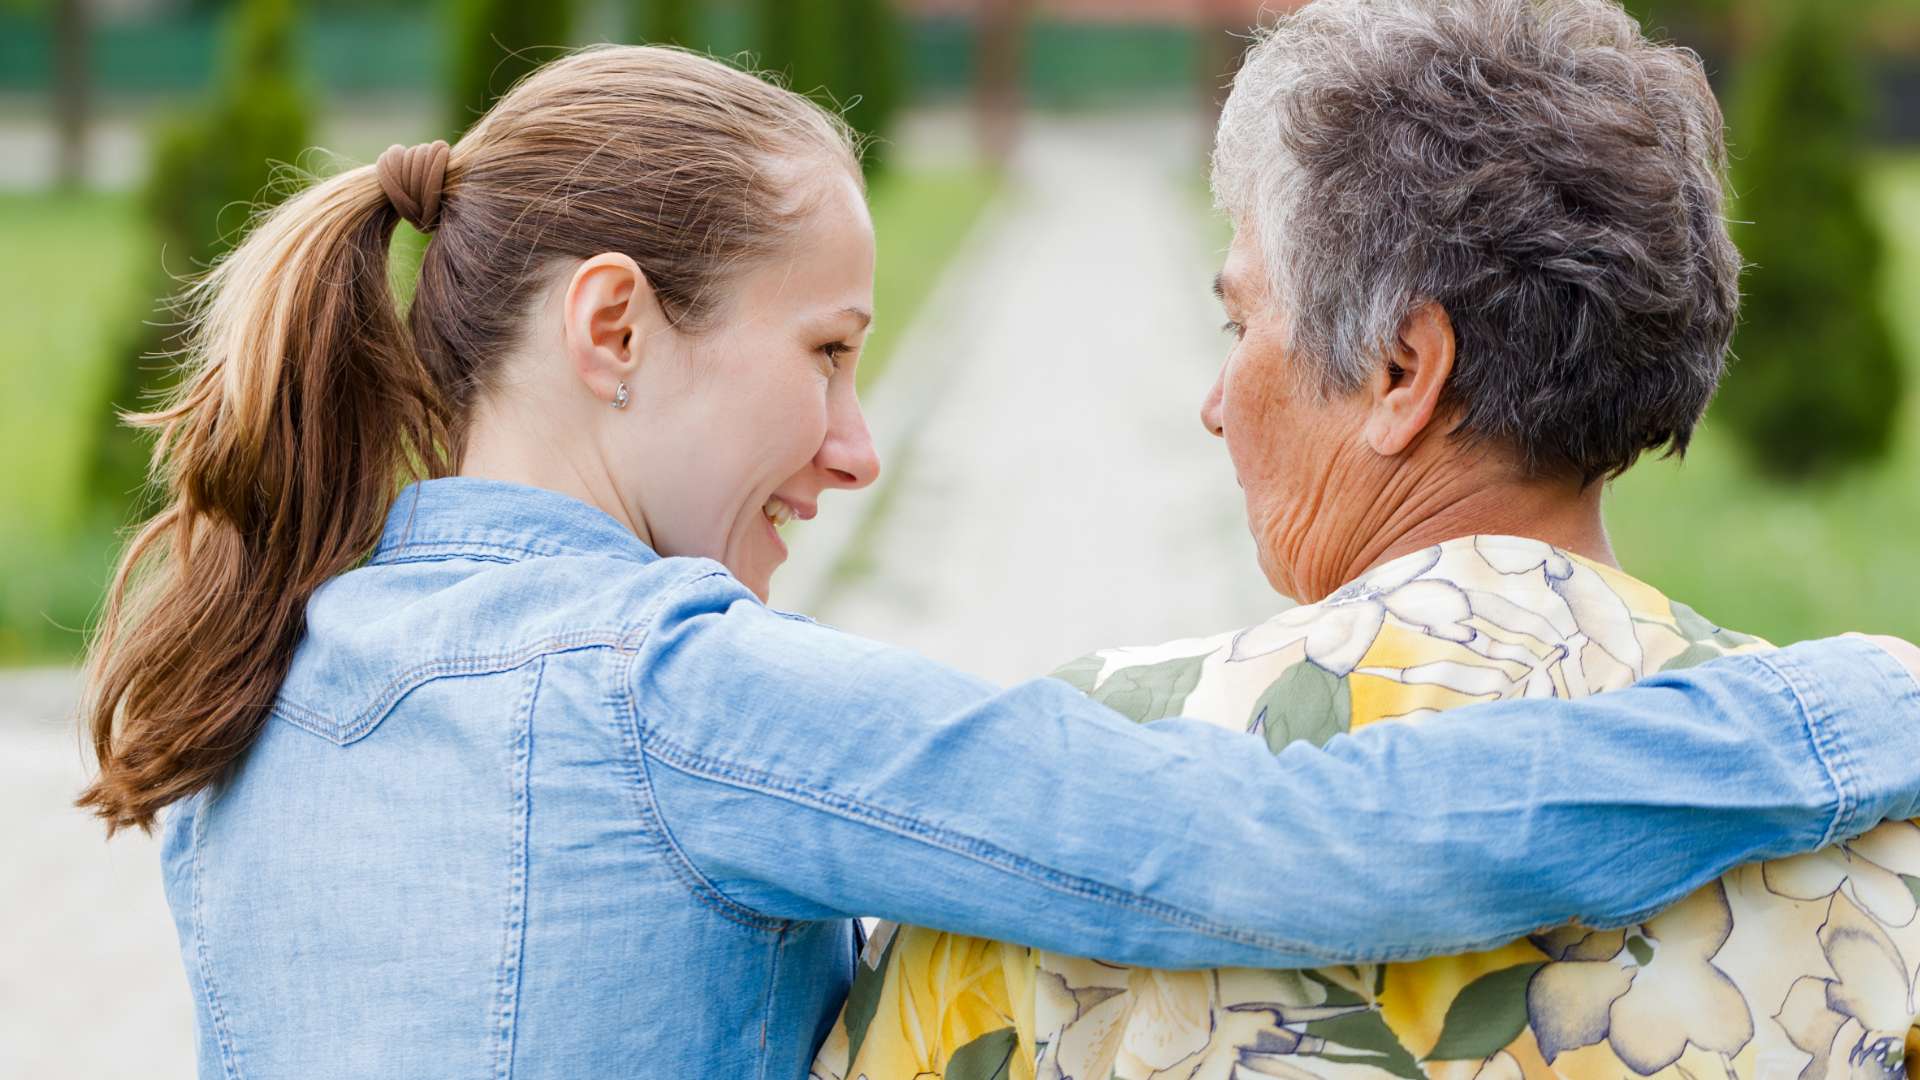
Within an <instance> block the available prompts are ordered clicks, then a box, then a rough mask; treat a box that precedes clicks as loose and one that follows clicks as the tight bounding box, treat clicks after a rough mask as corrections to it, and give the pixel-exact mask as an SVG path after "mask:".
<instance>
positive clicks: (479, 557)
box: [367, 545, 526, 566]
mask: <svg viewBox="0 0 1920 1080" xmlns="http://www.w3.org/2000/svg"><path fill="white" fill-rule="evenodd" d="M454 555H457V556H460V557H462V558H466V559H471V560H473V561H474V562H490V563H499V564H500V565H502V566H515V565H518V564H520V563H523V562H525V561H526V558H525V557H521V558H515V557H514V556H512V555H502V554H494V553H493V552H491V551H488V550H486V549H483V548H477V549H475V550H472V551H455V550H451V545H450V546H449V550H445V551H425V550H421V549H419V548H414V547H407V548H400V549H397V550H396V551H394V552H393V553H392V554H389V555H383V556H380V557H379V558H376V559H369V560H367V565H368V566H404V565H406V564H408V563H424V562H447V561H449V559H448V557H449V556H454Z"/></svg>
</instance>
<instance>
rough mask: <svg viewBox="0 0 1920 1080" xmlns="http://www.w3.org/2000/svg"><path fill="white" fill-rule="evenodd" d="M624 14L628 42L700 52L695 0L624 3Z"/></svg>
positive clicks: (697, 12)
mask: <svg viewBox="0 0 1920 1080" xmlns="http://www.w3.org/2000/svg"><path fill="white" fill-rule="evenodd" d="M627 13H628V19H629V26H628V33H627V37H628V39H629V40H632V41H645V42H650V43H653V44H658V45H682V46H685V47H686V48H689V49H704V45H703V44H702V42H701V40H700V25H699V23H700V5H699V3H698V2H697V0H628V3H627Z"/></svg>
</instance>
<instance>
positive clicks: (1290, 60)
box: [815, 0, 1920, 1080]
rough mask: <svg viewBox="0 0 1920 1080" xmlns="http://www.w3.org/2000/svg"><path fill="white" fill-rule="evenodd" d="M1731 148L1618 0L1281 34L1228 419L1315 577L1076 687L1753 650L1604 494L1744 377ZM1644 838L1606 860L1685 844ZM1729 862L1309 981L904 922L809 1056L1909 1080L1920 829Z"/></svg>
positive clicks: (1358, 705)
mask: <svg viewBox="0 0 1920 1080" xmlns="http://www.w3.org/2000/svg"><path fill="white" fill-rule="evenodd" d="M1723 158H1724V148H1723V143H1722V135H1721V117H1720V111H1719V108H1718V106H1717V105H1716V103H1715V101H1714V99H1713V96H1712V93H1711V92H1710V90H1709V89H1708V86H1707V82H1706V80H1705V78H1704V77H1703V74H1702V72H1701V69H1700V65H1699V63H1698V61H1697V59H1696V58H1695V57H1694V56H1692V55H1691V54H1690V53H1687V52H1684V51H1682V50H1678V49H1674V48H1669V47H1663V46H1660V45H1656V44H1652V43H1649V42H1648V41H1647V40H1645V39H1644V38H1643V37H1641V35H1640V33H1639V30H1638V28H1637V27H1636V26H1635V25H1634V23H1633V22H1632V20H1631V19H1629V18H1628V17H1627V16H1626V15H1625V14H1623V13H1622V12H1621V10H1620V9H1619V7H1618V6H1617V5H1615V4H1614V3H1611V2H1610V0H1446V2H1441V0H1393V2H1387V0H1320V2H1318V3H1315V4H1313V5H1311V6H1309V7H1307V8H1305V9H1303V10H1302V11H1301V13H1299V14H1297V15H1295V16H1292V17H1290V18H1287V19H1285V20H1283V21H1282V22H1281V23H1280V24H1279V25H1278V26H1277V28H1275V29H1274V30H1273V32H1272V33H1271V34H1269V35H1267V36H1266V37H1265V38H1264V39H1263V40H1262V41H1261V42H1260V43H1259V44H1258V45H1257V46H1256V47H1255V48H1254V49H1253V50H1252V52H1251V53H1250V54H1249V56H1248V58H1247V61H1246V65H1245V68H1244V69H1243V71H1242V72H1241V74H1240V76H1239V77H1238V79H1237V81H1236V85H1235V88H1234V92H1233V95H1232V97H1231V99H1230V100H1229V102H1228V104H1227V107H1226V111H1225V114H1224V116H1223V118H1222V120H1221V125H1220V133H1219V142H1218V146H1217V152H1216V157H1215V165H1214V185H1215V191H1216V194H1217V197H1218V199H1219V202H1220V204H1221V205H1222V207H1223V208H1224V209H1225V210H1226V211H1227V212H1228V213H1229V215H1230V216H1231V217H1232V219H1233V222H1234V224H1235V236H1234V242H1233V245H1232V248H1231V250H1230V252H1229V255H1228V258H1227V262H1226V266H1225V268H1224V269H1223V271H1222V273H1221V274H1220V276H1219V279H1218V291H1219V294H1220V297H1221V300H1222V301H1223V303H1224V305H1225V307H1226V310H1227V315H1228V318H1229V320H1230V322H1229V324H1228V326H1229V329H1230V330H1231V331H1232V333H1233V335H1234V343H1233V346H1232V348H1231V352H1230V354H1229V356H1228V359H1227V361H1226V364H1225V366H1224V368H1223V370H1222V372H1221V374H1220V377H1219V380H1218V381H1217V382H1216V384H1215V385H1214V387H1213V389H1212V391H1211V393H1210V394H1209V395H1208V397H1207V399H1206V403H1205V405H1204V407H1203V409H1202V419H1203V421H1204V422H1205V424H1206V427H1207V429H1208V430H1209V431H1211V432H1212V433H1213V434H1215V435H1220V436H1223V437H1224V438H1225V440H1226V444H1227V449H1228V452H1229V454H1230V456H1231V457H1232V459H1233V464H1234V469H1235V472H1236V473H1237V474H1238V476H1239V479H1240V482H1241V484H1242V485H1243V486H1244V488H1245V490H1246V505H1247V513H1248V519H1249V524H1250V526H1251V528H1252V530H1253V533H1254V536H1255V538H1256V540H1257V541H1258V548H1259V557H1260V561H1261V565H1262V567H1263V569H1264V570H1265V572H1266V574H1267V577H1268V579H1269V580H1270V581H1271V582H1272V584H1273V585H1274V587H1275V588H1276V589H1278V590H1280V591H1281V592H1283V593H1288V594H1291V595H1294V596H1297V597H1300V598H1301V599H1303V600H1306V601H1309V603H1308V604H1306V605H1305V606H1303V607H1299V608H1295V609H1293V610H1291V611H1288V612H1285V613H1284V614H1281V615H1279V616H1278V617H1276V618H1274V619H1272V620H1271V621H1269V622H1267V623H1264V624H1262V625H1259V626H1256V627H1253V628H1251V629H1248V630H1244V631H1240V632H1238V633H1229V634H1223V635H1220V636H1219V637H1216V638H1211V639H1205V640H1195V641H1179V642H1173V643H1171V644H1167V645H1161V646H1156V647H1151V648H1140V649H1116V650H1112V651H1108V652H1103V653H1099V654H1096V655H1094V656H1092V657H1089V658H1087V659H1085V660H1083V661H1079V662H1077V663H1075V664H1072V665H1069V666H1068V667H1067V668H1065V669H1063V670H1062V671H1061V672H1060V673H1059V674H1060V676H1061V677H1063V678H1065V679H1067V680H1068V681H1070V682H1073V683H1074V684H1075V685H1076V686H1078V687H1079V688H1080V689H1081V690H1083V691H1085V692H1087V693H1089V694H1090V695H1091V696H1093V697H1094V698H1096V699H1098V700H1101V701H1103V702H1105V703H1106V704H1109V705H1111V706H1113V707H1115V708H1117V709H1119V710H1121V711H1122V712H1126V713H1128V714H1130V715H1131V716H1132V717H1133V718H1134V719H1135V720H1139V721H1147V720H1152V719H1156V718H1159V717H1162V716H1169V715H1173V714H1176V713H1178V714H1184V715H1186V716H1189V717H1194V718H1199V719H1204V720H1208V721H1211V722H1213V723H1215V724H1218V725H1221V726H1224V727H1228V728H1233V729H1236V730H1248V731H1252V732H1255V733H1258V734H1261V735H1263V736H1264V737H1265V740H1266V742H1267V744H1268V746H1270V747H1271V748H1272V749H1273V751H1275V752H1276V753H1282V752H1283V750H1284V748H1286V747H1288V746H1291V745H1294V744H1298V743H1312V744H1321V743H1326V742H1328V741H1329V740H1331V739H1340V738H1343V735H1342V733H1344V732H1347V731H1349V730H1352V729H1354V728H1358V727H1361V726H1364V725H1367V724H1373V723H1376V722H1386V721H1400V722H1424V721H1426V720H1427V718H1429V717H1431V716H1433V715H1434V714H1436V713H1438V712H1441V711H1445V710H1449V709H1453V708H1456V707H1458V706H1463V705H1467V704H1470V703H1474V702H1482V701H1489V700H1498V699H1503V698H1517V697H1544V696H1552V697H1580V696H1585V695H1589V694H1594V693H1598V692H1601V691H1607V690H1614V689H1617V688H1620V687H1623V686H1626V685H1627V684H1628V683H1631V682H1633V681H1635V680H1638V679H1641V678H1645V677H1648V676H1653V675H1656V674H1657V673H1660V672H1663V671H1668V670H1672V669H1675V668H1680V667H1685V666H1689V665H1692V664H1696V663H1699V662H1701V661H1703V660H1706V659H1708V658H1711V657H1715V656H1720V655H1723V654H1725V653H1729V652H1735V651H1741V650H1746V649H1749V648H1754V647H1757V643H1756V642H1755V640H1754V639H1753V638H1749V637H1745V636H1742V635H1740V634H1736V633H1732V632H1729V631H1726V630H1722V629H1720V628H1718V627H1716V626H1715V625H1713V624H1712V623H1711V622H1709V621H1707V620H1706V619H1704V618H1702V617H1701V616H1699V615H1697V614H1695V613H1694V612H1693V611H1692V610H1691V609H1689V608H1687V607H1686V606H1684V605H1682V604H1680V603H1678V602H1675V601H1671V600H1669V599H1668V598H1667V597H1665V596H1663V595H1661V594H1660V592H1658V591H1657V590H1656V589H1654V588H1652V587H1651V586H1649V585H1647V584H1644V583H1642V582H1639V581H1636V580H1634V579H1633V578H1632V577H1629V576H1628V575H1627V574H1625V573H1624V572H1622V571H1621V570H1620V569H1619V567H1618V565H1617V563H1616V560H1615V558H1614V554H1613V552H1612V550H1611V548H1610V547H1609V545H1608V542H1607V536H1606V531H1605V528H1604V526H1603V523H1602V517H1601V499H1602V495H1603V493H1604V484H1605V481H1607V480H1608V479H1610V478H1612V477H1614V476H1617V475H1619V474H1620V473H1622V472H1624V471H1625V470H1626V469H1628V468H1629V467H1631V466H1632V465H1633V464H1634V462H1635V461H1636V460H1637V459H1638V458H1639V457H1640V456H1641V455H1642V454H1644V453H1646V452H1648V451H1665V452H1667V453H1671V454H1677V453H1680V452H1682V451H1684V450H1685V448H1686V446H1687V443H1688V439H1689V437H1690V436H1691V434H1692V431H1693V428H1694V425H1695V424H1696V423H1697V422H1698V420H1699V419H1700V416H1701V413H1702V412H1703V411H1704V410H1705V408H1706V406H1707V402H1708V400H1709V399H1710V398H1711V397H1712V394H1713V391H1714V387H1715V384H1716V382H1717V381H1718V379H1719V377H1720V373H1721V368H1722V358H1723V356H1724V355H1725V352H1726V348H1727V342H1728V338H1729V336H1730V335H1731V333H1732V330H1733V327H1734V323H1735V316H1736V308H1737V302H1738V287H1737V286H1738V276H1739V269H1740V260H1739V256H1738V253H1737V252H1736V251H1735V249H1734V247H1733V245H1732V244H1731V243H1730V242H1729V240H1728V237H1727V233H1726V229H1725V227H1724V223H1723V220H1722V217H1721V171H1722V165H1723ZM1462 720H1463V722H1472V721H1470V720H1466V718H1462ZM1434 764H1435V767H1436V768H1444V766H1443V765H1442V763H1439V762H1436V763H1434ZM1713 767H1714V763H1713V762H1712V761H1711V760H1707V761H1702V762H1700V764H1699V768H1702V769H1711V768H1713ZM1621 768H1622V769H1623V770H1627V769H1630V768H1631V766H1630V765H1629V764H1628V763H1625V762H1622V763H1621ZM1456 780H1457V781H1458V782H1459V783H1462V784H1475V783H1478V782H1479V781H1478V779H1477V778H1476V777H1474V776H1471V775H1461V776H1457V777H1456ZM1377 798H1378V799H1379V800H1380V801H1381V803H1382V804H1384V805H1387V806H1391V805H1392V804H1393V803H1394V802H1395V801H1396V800H1397V799H1398V798H1399V793H1398V792H1393V791H1380V792H1378V793H1377ZM1540 798H1541V799H1542V800H1546V801H1551V800H1553V799H1554V798H1555V793H1554V792H1551V791H1543V792H1541V793H1540ZM1160 812H1161V808H1159V807H1157V806H1152V805H1145V804H1143V805H1142V806H1141V807H1140V813H1141V814H1142V815H1155V814H1158V813H1160ZM1463 824H1465V823H1463V822H1460V821H1456V820H1449V819H1440V820H1432V819H1424V818H1421V817H1420V816H1418V815H1417V814H1416V813H1409V814H1408V815H1407V817H1406V820H1405V821H1404V829H1405V832H1406V834H1407V835H1425V836H1439V835H1447V834H1449V833H1453V832H1456V831H1457V830H1458V829H1459V828H1461V826H1462V825H1463ZM1191 827H1192V828H1194V829H1196V830H1199V831H1206V830H1208V829H1209V825H1208V823H1207V822H1204V821H1200V822H1193V823H1191ZM1643 839H1644V842H1643V843H1642V844H1641V846H1640V849H1639V853H1638V855H1637V857H1636V858H1635V860H1634V861H1633V862H1632V863H1628V862H1626V861H1621V862H1619V863H1612V864H1609V865H1606V866H1604V867H1597V868H1596V869H1599V870H1601V871H1602V872H1605V873H1612V874H1620V875H1631V874H1635V873H1639V872H1642V871H1643V870H1644V869H1645V868H1646V867H1647V866H1659V867H1666V868H1673V867H1675V866H1676V865H1682V864H1684V863H1685V862H1686V861H1687V860H1688V859H1689V858H1690V857H1691V856H1690V854H1689V852H1688V851H1686V850H1685V849H1684V847H1683V846H1682V845H1680V844H1678V843H1675V842H1673V841H1672V840H1666V839H1664V838H1663V834H1662V833H1661V832H1660V831H1649V833H1648V834H1646V835H1645V837H1644V838H1643ZM1181 872H1182V871H1181V867H1180V866H1179V865H1178V864H1177V862H1172V861H1169V864H1168V865H1164V866H1161V867H1158V868H1157V873H1159V874H1162V875H1166V876H1174V877H1178V876H1180V875H1181ZM1704 878H1705V876H1704V875H1703V877H1702V879H1701V880H1702V883H1703V887H1702V888H1700V889H1699V891H1697V892H1695V893H1694V894H1693V895H1691V896H1690V897H1689V898H1687V899H1686V900H1684V901H1682V902H1681V903H1680V904H1679V905H1678V906H1676V907H1674V908H1672V909H1670V910H1668V911H1666V912H1664V913H1661V914H1658V915H1654V914H1652V913H1651V912H1649V913H1643V914H1642V915H1640V916H1639V919H1640V920H1642V921H1636V922H1633V923H1632V924H1631V925H1627V926H1616V927H1615V928H1613V929H1606V930H1589V929H1584V928H1578V927H1573V926H1562V927H1558V928H1554V929H1551V930H1547V931H1542V932H1540V933H1537V934H1534V935H1532V936H1530V937H1527V938H1524V939H1522V940H1518V941H1512V942H1506V943H1490V944H1491V945H1492V947H1491V948H1488V949H1487V950H1486V951H1483V952H1478V953H1474V954H1471V955H1463V956H1456V957H1450V958H1443V959H1436V960H1429V961H1425V962H1421V963H1402V964H1394V965H1387V966H1365V967H1353V966H1347V967H1340V968H1328V969H1323V970H1319V971H1306V972H1270V971H1250V970H1215V971H1199V972H1178V973H1176V972H1165V971H1148V970H1140V969H1128V968H1125V967H1119V966H1115V965H1111V964H1107V963H1101V962H1097V961H1093V960H1084V959H1077V958H1073V957H1068V956H1062V955H1059V954H1056V953H1051V952H1045V951H1040V950H1030V949H1026V948H1022V947H1019V946H1014V945H1007V944H1001V943H995V942H987V941H981V940H978V939H972V938H964V937H960V936H957V935H950V934H936V933H932V932H929V931H925V930H918V929H905V930H899V931H895V930H893V929H891V928H885V929H883V931H882V932H881V933H880V934H878V935H876V936H875V937H874V939H873V940H872V941H871V942H870V943H869V945H868V947H867V950H866V953H865V956H864V962H863V965H862V968H861V971H860V972H859V974H858V977H857V979H856V983H855V986H854V990H853V993H852V995H851V997H850V998H849V1001H848V1005H847V1008H846V1011H845V1013H844V1015H843V1017H842V1020H841V1023H840V1025H839V1026H838V1027H837V1028H836V1030H835V1032H834V1034H833V1035H832V1036H831V1037H830V1039H829V1041H828V1042H827V1044H826V1045H825V1047H824V1048H823V1050H822V1052H821V1054H820V1056H819V1059H818V1062H817V1064H816V1069H815V1075H816V1076H819V1077H835V1078H838V1077H850V1076H864V1077H868V1078H870V1080H893V1078H905V1077H911V1076H925V1075H941V1074H944V1075H947V1076H949V1077H989V1076H1007V1077H1024V1076H1033V1075H1039V1076H1043V1077H1096V1078H1100V1080H1105V1078H1107V1077H1120V1078H1128V1080H1132V1078H1140V1080H1145V1078H1148V1077H1153V1078H1156V1080H1158V1078H1174V1077H1182V1078H1184V1077H1208V1078H1226V1077H1250V1076H1286V1077H1298V1076H1310V1075H1318V1076H1334V1075H1341V1076H1348V1075H1379V1076H1385V1075H1392V1076H1403V1077H1415V1076H1422V1075H1445V1076H1450V1077H1458V1078H1461V1080H1467V1078H1472V1077H1482V1078H1488V1080H1491V1078H1508V1077H1518V1076H1522V1075H1525V1076H1530V1077H1531V1076H1549V1075H1555V1074H1560V1075H1604V1076H1620V1075H1624V1074H1628V1073H1631V1074H1635V1075H1643V1076H1649V1075H1656V1074H1661V1075H1672V1076H1675V1077H1687V1076H1728V1075H1734V1076H1753V1075H1779V1076H1786V1075H1793V1074H1796V1073H1797V1074H1798V1075H1799V1076H1800V1077H1801V1080H1818V1078H1820V1077H1823V1076H1825V1075H1826V1074H1827V1073H1828V1071H1829V1070H1837V1071H1840V1072H1842V1073H1845V1072H1848V1071H1852V1072H1853V1073H1854V1074H1855V1075H1881V1074H1892V1073H1898V1072H1899V1071H1900V1070H1901V1065H1902V1061H1903V1047H1904V1041H1905V1038H1906V1034H1907V1031H1908V1028H1909V1026H1910V1025H1911V1024H1912V1021H1913V994H1914V986H1913V975H1912V973H1913V972H1914V970H1915V968H1916V964H1920V918H1917V917H1916V899H1915V898H1916V896H1917V895H1920V828H1916V827H1915V826H1914V825H1912V824H1908V823H1896V824H1889V825H1884V826H1881V827H1880V828H1879V829H1877V830H1875V831H1873V832H1870V833H1868V834H1867V835H1866V836H1864V837H1862V838H1860V839H1858V840H1854V841H1852V842H1850V843H1846V844H1839V845H1834V846H1830V847H1829V848H1828V849H1826V850H1824V851H1822V852H1820V853H1817V854H1814V855H1809V856H1802V857H1798V858H1794V859H1790V860H1787V861H1784V862H1777V863H1772V864H1767V865H1764V866H1753V867H1749V868H1746V869H1743V870H1740V871H1736V872H1735V873H1734V874H1732V875H1730V876H1728V877H1727V878H1725V879H1722V880H1720V881H1714V882H1706V881H1705V880H1704ZM1328 903H1329V905H1334V904H1337V903H1338V900H1337V898H1332V897H1329V898H1328Z"/></svg>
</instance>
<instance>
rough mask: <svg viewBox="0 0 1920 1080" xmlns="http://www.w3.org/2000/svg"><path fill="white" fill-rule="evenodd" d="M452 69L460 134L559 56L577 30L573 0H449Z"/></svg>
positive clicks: (453, 130) (453, 126)
mask: <svg viewBox="0 0 1920 1080" xmlns="http://www.w3.org/2000/svg"><path fill="white" fill-rule="evenodd" d="M448 15H449V20H450V26H449V31H450V36H451V42H450V46H449V52H450V54H451V55H450V56H449V57H448V70H449V72H450V78H451V79H452V82H451V84H450V86H449V87H448V89H449V92H450V93H451V95H452V116H451V118H450V120H449V124H448V127H449V134H448V138H450V139H451V138H457V137H458V136H459V135H461V134H462V133H464V132H465V131H466V130H467V129H468V128H469V127H472V126H473V122H474V121H475V120H478V119H480V114H481V113H484V112H486V111H487V107H488V106H490V105H492V104H493V103H494V101H495V100H496V99H497V98H499V96H500V95H501V94H504V93H506V92H507V91H508V90H509V89H511V88H512V87H513V84H514V83H517V82H519V81H520V80H521V79H522V78H524V77H525V76H526V75H527V74H528V73H530V72H531V71H533V69H534V68H537V67H539V66H540V65H541V64H544V63H546V62H547V61H548V60H551V59H553V58H554V56H555V55H556V54H557V53H558V51H559V50H560V49H562V48H564V47H565V46H566V45H567V44H568V40H569V35H570V34H571V33H572V32H573V4H572V2H571V0H448Z"/></svg>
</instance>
